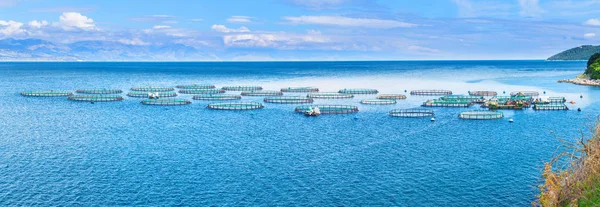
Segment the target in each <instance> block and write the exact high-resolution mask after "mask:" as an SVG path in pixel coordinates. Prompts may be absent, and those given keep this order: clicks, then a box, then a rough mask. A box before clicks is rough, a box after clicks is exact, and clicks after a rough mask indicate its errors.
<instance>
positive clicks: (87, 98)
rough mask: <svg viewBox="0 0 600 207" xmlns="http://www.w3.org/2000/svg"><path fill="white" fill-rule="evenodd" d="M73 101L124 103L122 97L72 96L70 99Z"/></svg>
mask: <svg viewBox="0 0 600 207" xmlns="http://www.w3.org/2000/svg"><path fill="white" fill-rule="evenodd" d="M68 99H69V100H71V101H87V102H111V101H122V100H123V97H122V96H120V95H72V96H69V98H68Z"/></svg>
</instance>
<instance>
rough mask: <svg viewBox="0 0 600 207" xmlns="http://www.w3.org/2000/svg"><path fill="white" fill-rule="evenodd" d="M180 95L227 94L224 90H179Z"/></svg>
mask: <svg viewBox="0 0 600 207" xmlns="http://www.w3.org/2000/svg"><path fill="white" fill-rule="evenodd" d="M179 93H183V94H213V93H225V90H223V89H183V90H179Z"/></svg>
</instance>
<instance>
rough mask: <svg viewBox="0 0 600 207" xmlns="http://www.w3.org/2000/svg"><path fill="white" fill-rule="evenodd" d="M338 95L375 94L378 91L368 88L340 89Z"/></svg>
mask: <svg viewBox="0 0 600 207" xmlns="http://www.w3.org/2000/svg"><path fill="white" fill-rule="evenodd" d="M338 93H348V94H377V93H379V91H377V89H369V88H351V89H345V88H344V89H341V90H339V91H338Z"/></svg>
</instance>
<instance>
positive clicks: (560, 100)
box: [548, 97, 567, 103]
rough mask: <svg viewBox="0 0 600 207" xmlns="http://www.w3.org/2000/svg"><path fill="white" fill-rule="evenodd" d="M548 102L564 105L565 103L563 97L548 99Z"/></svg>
mask: <svg viewBox="0 0 600 207" xmlns="http://www.w3.org/2000/svg"><path fill="white" fill-rule="evenodd" d="M548 102H550V103H564V102H567V99H566V98H565V97H549V98H548Z"/></svg>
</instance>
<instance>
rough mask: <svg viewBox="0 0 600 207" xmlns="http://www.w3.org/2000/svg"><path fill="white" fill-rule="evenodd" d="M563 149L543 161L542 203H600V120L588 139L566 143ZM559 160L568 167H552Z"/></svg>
mask: <svg viewBox="0 0 600 207" xmlns="http://www.w3.org/2000/svg"><path fill="white" fill-rule="evenodd" d="M564 147H565V149H564V151H565V152H563V153H561V154H560V155H559V156H557V157H556V158H554V159H553V160H552V161H551V162H548V163H545V165H544V173H543V177H544V180H545V182H544V184H543V185H541V186H540V191H541V193H540V196H539V204H541V205H542V206H545V207H553V206H600V124H599V123H596V126H595V127H594V129H593V130H592V137H591V138H590V139H588V140H587V141H584V139H583V138H582V140H580V141H579V142H577V143H566V144H565V145H564ZM560 160H563V161H564V160H566V161H568V162H567V164H568V165H567V167H564V168H562V169H558V170H553V167H556V166H557V165H558V163H559V162H560Z"/></svg>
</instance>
